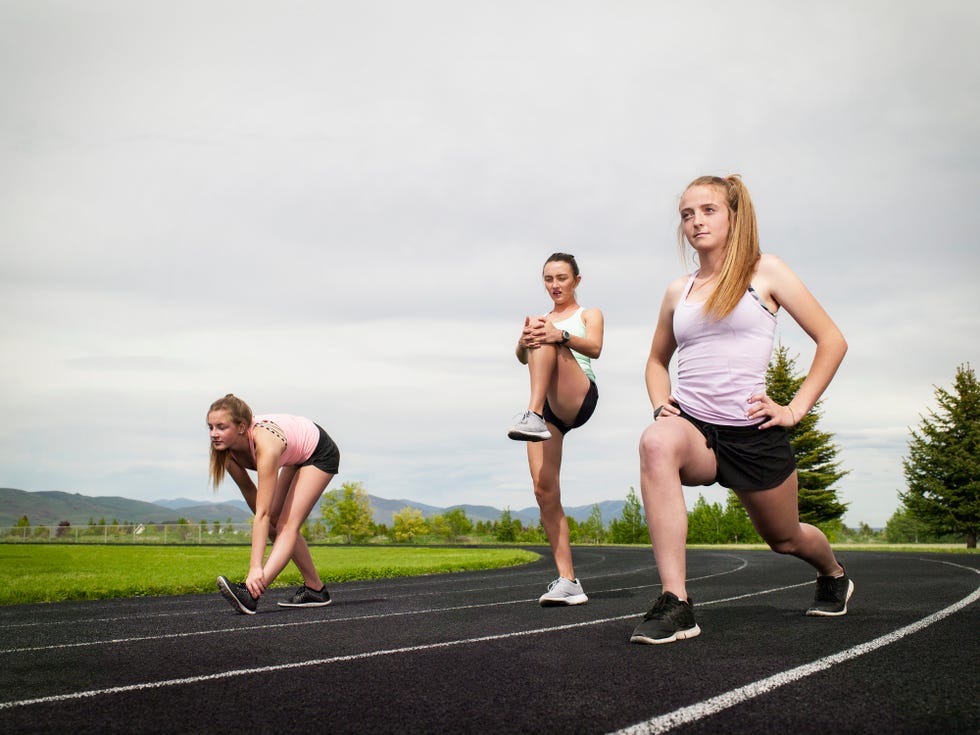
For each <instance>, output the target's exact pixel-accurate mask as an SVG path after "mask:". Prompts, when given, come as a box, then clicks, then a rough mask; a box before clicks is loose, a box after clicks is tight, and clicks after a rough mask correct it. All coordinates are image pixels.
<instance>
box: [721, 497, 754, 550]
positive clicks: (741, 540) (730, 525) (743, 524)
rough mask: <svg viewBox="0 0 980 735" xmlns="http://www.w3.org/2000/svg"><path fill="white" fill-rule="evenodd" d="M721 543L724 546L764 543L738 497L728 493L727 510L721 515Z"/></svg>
mask: <svg viewBox="0 0 980 735" xmlns="http://www.w3.org/2000/svg"><path fill="white" fill-rule="evenodd" d="M721 543H724V544H757V543H762V537H761V536H760V535H759V532H758V531H756V530H755V526H753V525H752V521H750V520H749V514H748V513H746V512H745V508H744V507H742V504H741V503H740V502H739V500H738V496H737V495H736V494H735V493H734V492H732V491H731V490H729V491H728V498H727V500H726V501H725V510H724V512H723V513H722V514H721Z"/></svg>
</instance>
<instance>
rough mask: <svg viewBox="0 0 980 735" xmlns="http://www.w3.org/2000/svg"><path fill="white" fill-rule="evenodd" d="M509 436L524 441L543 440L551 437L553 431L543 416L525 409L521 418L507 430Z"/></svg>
mask: <svg viewBox="0 0 980 735" xmlns="http://www.w3.org/2000/svg"><path fill="white" fill-rule="evenodd" d="M507 436H509V437H510V438H511V439H516V440H517V441H522V442H543V441H545V440H546V439H550V438H551V432H550V431H548V426H547V425H546V424H545V422H544V419H543V418H541V417H540V416H538V415H537V414H536V413H534V411H525V412H524V415H523V416H521V420H520V421H518V422H517V423H516V424H514V425H513V426H512V427H511V429H510V431H508V432H507Z"/></svg>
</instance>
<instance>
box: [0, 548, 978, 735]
mask: <svg viewBox="0 0 980 735" xmlns="http://www.w3.org/2000/svg"><path fill="white" fill-rule="evenodd" d="M537 550H538V551H540V552H542V554H543V555H544V558H543V559H542V560H541V561H540V562H537V563H534V564H531V565H529V566H525V567H519V568H515V569H503V570H496V571H489V572H472V573H463V574H450V575H439V576H428V577H416V578H405V579H395V580H386V581H379V582H370V583H364V582H359V583H350V584H342V585H336V586H332V587H331V593H332V595H333V598H334V603H333V604H332V605H331V606H329V607H325V608H319V609H315V610H295V609H284V608H279V607H277V606H276V605H275V600H276V599H280V598H282V597H285V596H286V595H287V594H288V591H287V590H273V591H272V592H270V593H269V594H268V595H267V596H266V598H264V599H263V600H262V602H261V603H260V606H259V612H258V614H257V615H254V616H244V615H239V614H237V613H235V612H234V611H233V610H232V609H231V607H230V606H229V605H228V603H227V602H226V601H225V600H224V599H223V598H222V597H221V596H220V595H219V594H218V593H217V591H215V593H214V594H212V595H188V596H181V597H162V598H146V599H127V600H107V601H100V602H79V603H59V604H51V605H24V606H15V607H6V608H0V635H2V639H0V732H3V733H33V732H44V733H88V732H93V733H94V732H98V733H107V732H120V733H151V732H160V733H185V732H201V733H225V732H227V733H264V732H268V733H272V732H278V733H292V732H304V733H305V732H332V733H336V732H340V733H347V732H351V733H389V732H390V733H476V732H479V733H607V732H616V731H619V730H621V729H624V728H630V727H633V726H635V727H633V730H632V731H633V732H666V731H671V732H681V733H713V734H717V733H783V732H786V733H793V735H799V734H800V733H834V734H835V735H836V734H838V733H864V732H875V733H917V734H918V733H943V734H948V733H976V732H980V708H978V696H977V694H978V689H977V671H976V664H977V654H978V651H980V649H978V642H980V605H978V603H977V598H978V596H980V556H977V555H963V554H926V553H922V554H918V553H885V552H882V553H877V552H851V553H847V552H843V553H841V554H840V557H841V560H842V561H843V563H844V564H845V565H846V566H847V569H848V572H849V574H850V575H851V576H852V578H853V579H854V582H855V585H856V591H855V593H854V597H853V598H852V600H851V604H850V612H849V614H848V615H847V616H846V617H842V618H807V617H805V616H804V615H803V614H802V611H803V610H804V608H805V607H806V605H807V603H808V602H809V601H810V599H811V597H812V592H813V582H812V575H811V573H810V569H809V567H807V566H806V565H804V564H803V563H802V562H800V561H798V560H795V559H792V558H788V557H781V556H778V555H776V554H773V553H771V552H766V551H728V550H710V551H708V550H690V551H689V552H688V576H689V579H690V583H689V587H688V590H689V592H690V594H691V596H692V597H693V598H694V600H695V610H696V614H697V619H698V623H699V625H700V626H701V628H702V630H703V633H702V634H701V636H700V637H698V638H694V639H692V640H688V641H680V642H677V643H673V644H668V645H660V646H646V645H637V644H631V643H629V642H628V639H629V635H630V633H631V632H632V630H633V627H634V626H635V625H636V623H637V622H638V621H639V619H640V616H641V614H642V613H643V612H644V610H645V608H647V607H648V606H649V603H650V601H651V600H652V599H653V598H655V597H656V596H657V595H658V594H659V591H660V590H659V586H657V585H656V584H655V581H656V580H655V574H654V570H653V562H652V554H651V552H650V550H649V548H646V549H644V548H605V547H600V548H589V547H576V548H575V551H574V553H575V562H576V571H577V573H578V575H579V577H580V579H582V581H583V584H584V586H585V589H586V592H587V593H588V594H589V596H590V598H591V599H590V602H589V604H587V605H583V606H579V607H569V608H541V607H539V606H538V605H537V604H536V599H537V597H538V595H539V594H541V593H542V592H543V591H544V588H545V586H546V584H547V582H548V581H550V579H551V577H552V576H553V567H552V564H551V561H550V555H549V554H548V552H547V550H545V549H537ZM910 626H911V627H910ZM835 654H843V655H841V656H840V657H839V658H840V659H841V660H838V661H834V660H830V661H828V660H827V659H828V657H831V656H833V655H835ZM819 662H823V663H824V664H826V666H825V667H824V668H822V670H817V669H818V668H819V666H818V663H819ZM767 680H768V681H769V686H763V685H762V684H761V683H762V682H765V681H767ZM719 702H721V704H719ZM724 704H729V705H730V706H728V707H727V708H725V707H724V706H723V705H724ZM684 708H687V709H684Z"/></svg>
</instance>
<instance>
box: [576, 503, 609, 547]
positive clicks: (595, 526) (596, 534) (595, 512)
mask: <svg viewBox="0 0 980 735" xmlns="http://www.w3.org/2000/svg"><path fill="white" fill-rule="evenodd" d="M605 535H606V530H605V526H603V524H602V511H601V510H600V509H599V504H598V503H594V504H593V505H592V511H591V512H590V513H589V517H588V520H586V521H585V523H583V524H581V525H580V526H579V538H580V539H581V540H582V541H585V542H587V543H590V544H599V543H602V540H603V539H604V538H605Z"/></svg>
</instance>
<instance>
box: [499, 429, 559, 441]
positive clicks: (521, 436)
mask: <svg viewBox="0 0 980 735" xmlns="http://www.w3.org/2000/svg"><path fill="white" fill-rule="evenodd" d="M507 438H508V439H513V440H515V441H519V442H543V441H547V440H548V439H550V438H551V434H550V433H549V434H548V435H547V436H545V435H544V434H525V433H524V432H523V431H509V432H507Z"/></svg>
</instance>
